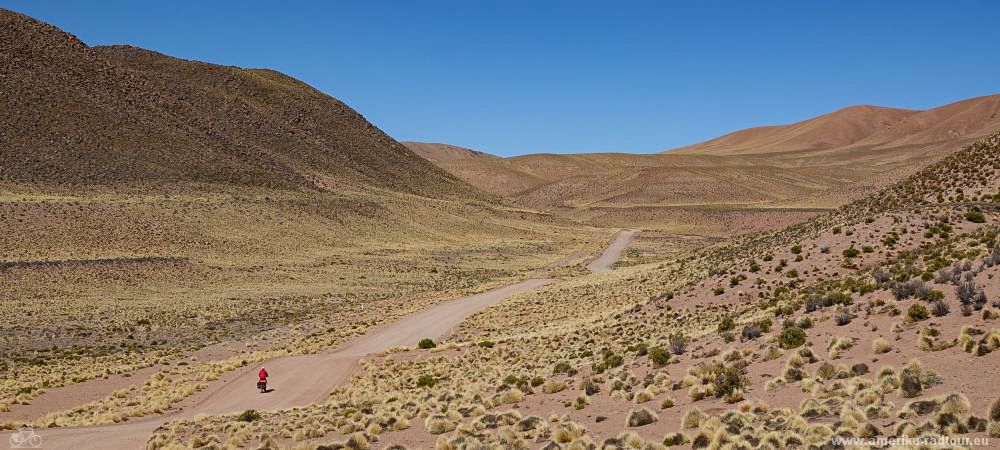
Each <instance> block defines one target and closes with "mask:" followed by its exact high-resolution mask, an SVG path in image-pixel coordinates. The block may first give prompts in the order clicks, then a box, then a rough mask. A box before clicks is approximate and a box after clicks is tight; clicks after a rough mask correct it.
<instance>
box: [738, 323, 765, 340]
mask: <svg viewBox="0 0 1000 450" xmlns="http://www.w3.org/2000/svg"><path fill="white" fill-rule="evenodd" d="M740 334H741V335H742V336H743V338H744V339H757V338H759V337H761V335H763V334H764V332H763V330H761V329H760V327H759V326H757V325H754V324H751V325H747V326H745V327H743V331H742V332H741V333H740Z"/></svg>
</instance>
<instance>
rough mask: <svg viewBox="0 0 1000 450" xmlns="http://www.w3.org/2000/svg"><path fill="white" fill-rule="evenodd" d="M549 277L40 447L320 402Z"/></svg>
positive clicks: (120, 445) (86, 443)
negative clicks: (389, 352)
mask: <svg viewBox="0 0 1000 450" xmlns="http://www.w3.org/2000/svg"><path fill="white" fill-rule="evenodd" d="M634 234H635V232H634V231H623V232H621V233H619V234H618V236H617V237H616V238H615V240H614V242H612V244H611V245H610V246H609V247H608V248H607V249H606V250H605V251H604V253H603V254H602V255H601V256H600V257H599V258H597V259H596V260H594V261H593V262H591V263H590V264H589V265H588V266H587V267H588V268H589V269H590V270H592V271H595V272H607V271H610V270H611V266H612V265H613V264H614V263H615V262H616V261H617V259H618V258H620V257H621V254H622V252H623V251H624V250H625V248H627V247H628V244H629V242H630V241H631V240H632V236H633V235H634ZM553 281H555V280H552V279H530V280H525V281H522V282H519V283H515V284H511V285H508V286H504V287H501V288H497V289H493V290H490V291H487V292H484V293H481V294H477V295H472V296H468V297H463V298H459V299H456V300H452V301H449V302H444V303H439V304H437V305H435V306H432V307H430V308H427V309H425V310H423V311H420V312H417V313H414V314H411V315H408V316H406V317H404V318H402V319H400V320H399V321H397V322H394V323H392V324H389V325H386V326H383V327H379V328H377V329H375V330H373V331H372V332H370V333H368V334H366V335H364V336H360V337H358V338H356V339H354V340H352V341H350V342H349V343H347V344H346V345H344V346H342V347H339V348H338V349H337V350H335V351H332V352H329V353H323V354H318V355H302V356H290V357H285V358H276V359H273V360H270V361H267V362H266V363H265V364H263V366H264V367H266V368H267V370H268V372H269V373H270V374H271V378H270V383H269V388H270V389H271V390H270V391H269V392H268V393H266V394H258V393H256V391H255V390H253V389H254V385H255V384H256V381H257V371H258V370H259V369H260V367H258V366H249V367H247V368H244V369H242V370H240V371H238V372H237V373H236V374H235V375H233V376H229V377H224V378H222V379H220V380H218V381H216V382H213V383H212V384H210V385H209V387H208V389H207V390H206V391H205V395H204V396H203V397H202V398H201V399H200V400H199V401H198V402H197V403H195V404H194V405H192V406H189V407H186V408H184V409H183V410H181V411H179V412H177V413H174V414H169V415H162V416H156V417H149V418H140V419H133V420H132V421H128V422H124V423H121V424H115V425H103V426H94V427H76V428H60V429H49V430H36V433H38V434H39V435H41V436H42V438H43V448H54V449H63V448H74V449H87V448H95V449H96V448H99V449H134V448H143V447H144V446H145V444H146V440H147V439H148V438H149V436H150V434H152V433H153V431H154V430H156V429H157V428H158V427H159V426H160V425H162V424H164V423H166V422H167V421H170V420H175V419H180V418H185V417H193V416H195V415H196V414H205V413H208V414H217V413H226V412H238V411H243V410H246V409H258V410H271V409H280V408H288V407H292V406H298V405H306V404H310V403H315V402H318V401H322V400H323V399H325V398H326V396H327V395H328V394H329V392H330V390H331V389H332V388H333V387H335V386H337V385H340V384H342V383H344V382H346V381H347V380H348V379H349V378H350V376H351V374H352V373H354V371H355V370H357V368H358V362H359V360H361V359H362V358H363V357H364V356H366V355H370V354H373V353H376V352H379V351H381V350H384V349H387V348H391V347H400V346H405V347H413V346H415V345H416V343H417V342H418V341H419V340H420V339H422V338H425V337H430V338H434V339H440V338H442V337H444V336H446V335H448V334H449V333H450V332H451V331H452V329H453V328H454V327H456V326H458V325H459V324H460V323H461V322H462V321H463V320H464V319H465V318H466V317H467V316H468V315H470V314H472V313H474V312H475V311H478V310H480V309H482V308H485V307H486V306H489V305H490V304H492V303H495V302H498V301H500V300H502V299H504V298H506V297H509V296H511V295H514V294H517V293H520V292H525V291H528V290H531V289H535V288H537V287H539V286H543V285H546V284H549V283H552V282H553Z"/></svg>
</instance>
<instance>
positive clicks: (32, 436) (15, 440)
mask: <svg viewBox="0 0 1000 450" xmlns="http://www.w3.org/2000/svg"><path fill="white" fill-rule="evenodd" d="M10 448H42V437H41V436H40V435H39V434H38V433H35V430H33V429H31V428H18V429H17V431H15V432H13V433H11V434H10Z"/></svg>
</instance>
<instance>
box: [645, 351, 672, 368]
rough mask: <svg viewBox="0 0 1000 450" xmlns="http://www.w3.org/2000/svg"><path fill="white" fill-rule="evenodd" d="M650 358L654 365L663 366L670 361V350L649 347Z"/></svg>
mask: <svg viewBox="0 0 1000 450" xmlns="http://www.w3.org/2000/svg"><path fill="white" fill-rule="evenodd" d="M649 360H650V361H651V362H652V363H653V366H654V367H663V366H665V365H667V363H669V362H670V352H668V351H667V349H665V348H663V347H653V348H651V349H649Z"/></svg>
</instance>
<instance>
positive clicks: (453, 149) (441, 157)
mask: <svg viewBox="0 0 1000 450" xmlns="http://www.w3.org/2000/svg"><path fill="white" fill-rule="evenodd" d="M402 144H403V145H405V146H406V148H408V149H410V150H412V151H413V153H416V154H417V155H420V157H421V158H424V159H426V160H428V161H432V162H440V161H452V160H456V159H466V158H496V156H493V155H491V154H489V153H485V152H480V151H478V150H472V149H469V148H465V147H459V146H457V145H448V144H440V143H436V142H412V141H410V142H402Z"/></svg>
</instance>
